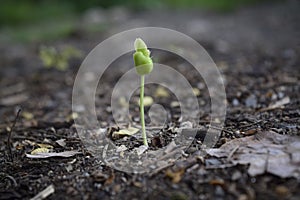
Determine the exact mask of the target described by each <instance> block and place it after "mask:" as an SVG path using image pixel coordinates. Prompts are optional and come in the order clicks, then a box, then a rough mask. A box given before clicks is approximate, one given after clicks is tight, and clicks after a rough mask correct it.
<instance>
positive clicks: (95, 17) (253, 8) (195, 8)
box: [0, 0, 300, 75]
mask: <svg viewBox="0 0 300 200" xmlns="http://www.w3.org/2000/svg"><path fill="white" fill-rule="evenodd" d="M299 5H300V3H299V1H297V0H164V1H161V0H143V1H141V0H140V1H139V0H109V1H97V0H89V1H87V0H77V1H72V0H52V1H50V0H22V1H20V0H2V1H1V6H0V61H1V62H0V64H1V65H0V67H5V66H10V67H11V68H12V69H10V70H5V71H4V72H5V73H6V75H7V74H8V71H13V72H12V74H13V75H15V74H16V73H25V72H26V70H30V71H31V69H34V68H39V67H41V66H42V65H44V66H47V65H49V66H51V65H59V66H60V67H58V68H59V69H65V68H66V66H67V64H66V62H68V60H69V57H72V56H75V57H76V56H78V55H79V52H78V51H76V49H80V50H81V51H82V52H83V53H84V54H85V53H87V52H89V51H90V50H91V49H93V47H95V46H96V45H97V44H99V43H100V42H101V41H103V40H104V39H106V38H108V37H110V36H111V35H113V34H116V33H119V32H121V31H125V30H128V29H131V28H137V27H146V26H157V27H165V28H170V29H174V30H177V31H180V32H182V33H184V34H187V35H189V36H191V37H192V38H194V39H195V40H197V41H198V42H200V44H201V45H203V46H204V47H205V48H206V50H207V51H208V52H209V53H210V54H215V53H219V54H222V55H227V56H228V55H235V57H237V58H243V57H249V56H251V55H253V56H255V55H256V54H257V53H258V52H259V53H260V54H263V55H271V56H276V55H278V54H282V55H287V56H290V57H291V56H292V57H293V56H295V55H296V54H297V53H296V52H297V51H296V50H297V49H299V42H298V41H299V21H300V17H299V16H300V14H299V10H300V6H299ZM66 45H68V46H71V47H74V48H75V49H72V48H68V49H67V50H66V52H63V51H64V47H62V46H66ZM43 46H46V48H43ZM41 49H42V50H44V51H42V52H41ZM70 52H71V53H70ZM60 54H65V55H67V56H66V59H65V60H62V61H61V63H54V64H53V63H51V59H52V60H57V59H58V58H57V57H61V56H60ZM84 54H82V56H83V57H84ZM49 55H50V56H49ZM211 56H213V58H214V55H211ZM49 57H50V58H51V59H49ZM41 58H42V60H43V63H42V62H41ZM222 59H223V58H222ZM224 59H225V58H224ZM20 66H22V68H26V67H27V68H26V69H24V70H22V71H21V70H20ZM4 72H2V73H4Z"/></svg>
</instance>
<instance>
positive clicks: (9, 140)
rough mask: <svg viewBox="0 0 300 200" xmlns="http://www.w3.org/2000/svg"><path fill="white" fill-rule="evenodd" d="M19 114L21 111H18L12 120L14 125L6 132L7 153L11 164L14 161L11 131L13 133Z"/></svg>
mask: <svg viewBox="0 0 300 200" xmlns="http://www.w3.org/2000/svg"><path fill="white" fill-rule="evenodd" d="M20 112H21V109H19V110H18V112H17V115H16V117H15V120H14V123H13V125H12V126H11V127H10V130H9V131H8V137H7V146H8V152H9V157H10V161H11V162H13V161H14V157H13V154H12V150H11V135H12V131H13V129H14V127H15V126H16V123H17V120H18V118H19V115H20Z"/></svg>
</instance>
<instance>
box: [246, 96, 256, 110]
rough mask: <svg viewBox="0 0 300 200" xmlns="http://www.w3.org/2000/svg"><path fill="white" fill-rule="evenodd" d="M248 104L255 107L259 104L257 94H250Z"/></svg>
mask: <svg viewBox="0 0 300 200" xmlns="http://www.w3.org/2000/svg"><path fill="white" fill-rule="evenodd" d="M245 103H246V106H247V107H252V108H255V107H256V106H257V99H256V96H255V95H253V94H252V95H250V96H249V97H248V98H247V99H246V102H245Z"/></svg>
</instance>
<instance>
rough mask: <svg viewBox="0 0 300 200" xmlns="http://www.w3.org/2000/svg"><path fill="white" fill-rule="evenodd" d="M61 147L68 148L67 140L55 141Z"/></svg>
mask: <svg viewBox="0 0 300 200" xmlns="http://www.w3.org/2000/svg"><path fill="white" fill-rule="evenodd" d="M55 142H56V143H57V144H58V145H59V146H61V147H65V146H66V139H60V140H56V141H55Z"/></svg>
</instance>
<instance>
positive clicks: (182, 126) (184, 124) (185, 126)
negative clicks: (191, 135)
mask: <svg viewBox="0 0 300 200" xmlns="http://www.w3.org/2000/svg"><path fill="white" fill-rule="evenodd" d="M180 128H193V123H192V122H190V121H185V122H182V123H181V124H180Z"/></svg>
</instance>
